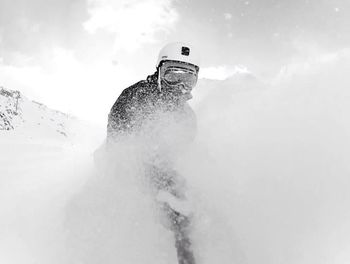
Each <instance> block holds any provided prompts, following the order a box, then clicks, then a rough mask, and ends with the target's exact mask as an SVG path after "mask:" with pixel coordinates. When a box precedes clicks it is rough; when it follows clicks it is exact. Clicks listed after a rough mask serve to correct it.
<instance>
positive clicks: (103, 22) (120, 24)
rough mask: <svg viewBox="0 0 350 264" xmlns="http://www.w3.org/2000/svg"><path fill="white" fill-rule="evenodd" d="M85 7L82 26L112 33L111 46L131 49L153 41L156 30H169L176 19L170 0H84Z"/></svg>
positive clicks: (94, 30) (94, 31)
mask: <svg viewBox="0 0 350 264" xmlns="http://www.w3.org/2000/svg"><path fill="white" fill-rule="evenodd" d="M88 11H89V14H90V18H89V20H88V21H86V22H85V23H84V24H83V26H84V28H85V30H86V31H87V32H89V33H91V34H94V33H97V32H98V30H104V31H107V32H109V33H112V34H113V35H115V42H114V43H115V50H128V51H134V50H136V49H137V48H138V47H140V46H141V45H142V44H143V43H153V42H155V41H156V38H157V37H156V35H157V34H158V33H164V32H165V33H167V32H169V31H170V30H171V29H172V28H173V27H174V25H175V23H176V21H177V19H178V13H177V11H176V10H175V9H174V7H173V1H172V0H142V1H135V0H133V1H127V0H120V1H112V0H88Z"/></svg>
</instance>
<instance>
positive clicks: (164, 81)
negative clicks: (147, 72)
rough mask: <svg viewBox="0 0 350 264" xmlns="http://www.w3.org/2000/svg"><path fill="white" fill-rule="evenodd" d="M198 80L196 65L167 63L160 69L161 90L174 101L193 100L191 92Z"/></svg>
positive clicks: (175, 62)
mask: <svg viewBox="0 0 350 264" xmlns="http://www.w3.org/2000/svg"><path fill="white" fill-rule="evenodd" d="M197 79H198V75H197V70H196V67H195V66H194V65H191V64H187V63H183V62H177V61H166V62H164V63H163V64H162V66H161V68H160V83H161V90H162V92H163V93H165V94H166V96H167V97H168V98H170V99H172V100H174V101H179V100H180V101H187V100H189V99H191V98H192V95H191V91H192V89H193V87H194V86H195V85H196V83H197Z"/></svg>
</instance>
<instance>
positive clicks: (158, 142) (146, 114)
mask: <svg viewBox="0 0 350 264" xmlns="http://www.w3.org/2000/svg"><path fill="white" fill-rule="evenodd" d="M198 72H199V55H198V52H197V50H196V49H195V48H193V47H192V46H191V45H188V44H185V43H181V42H174V43H170V44H168V45H166V46H165V47H164V48H163V49H161V51H160V52H159V56H158V60H157V64H156V71H155V73H153V74H152V75H149V76H148V77H147V78H146V80H142V81H139V82H137V83H136V84H134V85H132V86H130V87H128V88H126V89H125V90H124V91H123V92H122V93H121V94H120V96H119V97H118V99H117V100H116V102H115V103H114V105H113V106H112V108H111V110H110V113H109V115H108V125H107V145H108V144H109V145H113V144H114V142H118V140H121V139H125V138H130V137H132V138H138V139H141V140H140V141H138V142H142V143H140V144H143V145H145V146H146V147H145V148H143V150H145V151H146V152H145V153H146V154H145V156H146V159H145V161H144V164H145V175H146V176H147V177H148V178H149V179H150V182H151V185H152V186H153V189H154V190H155V192H156V194H158V196H157V198H158V201H159V202H160V203H161V204H162V205H161V206H162V209H163V211H165V212H166V215H167V218H168V219H169V225H168V226H169V228H170V229H171V230H172V231H173V232H174V235H175V246H176V248H177V254H178V260H179V263H180V264H193V263H195V260H194V255H193V252H192V249H191V240H190V238H189V233H190V232H189V229H190V225H191V217H190V216H189V215H186V213H184V212H183V210H181V208H176V206H175V205H174V204H176V202H171V201H174V199H172V197H173V198H174V197H175V198H176V199H178V200H184V199H185V194H184V189H185V188H184V185H185V184H184V182H185V181H184V179H183V178H182V177H181V176H180V175H179V173H177V171H176V170H175V169H174V160H175V159H176V157H177V156H178V155H181V153H183V151H184V149H185V148H186V147H187V146H188V145H189V144H190V143H191V142H192V141H193V140H194V137H195V134H196V117H195V114H194V111H193V110H192V109H191V107H190V106H189V104H188V100H190V99H191V98H192V94H191V92H192V89H193V88H194V87H195V85H196V83H197V80H198ZM166 194H168V195H166ZM180 207H181V206H180Z"/></svg>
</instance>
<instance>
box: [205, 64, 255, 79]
mask: <svg viewBox="0 0 350 264" xmlns="http://www.w3.org/2000/svg"><path fill="white" fill-rule="evenodd" d="M237 73H250V71H249V70H248V69H247V68H246V67H245V66H242V65H237V66H233V67H232V66H226V65H221V66H214V67H207V68H201V70H200V73H199V76H200V78H205V79H213V80H225V79H227V78H229V77H231V76H232V75H235V74H237Z"/></svg>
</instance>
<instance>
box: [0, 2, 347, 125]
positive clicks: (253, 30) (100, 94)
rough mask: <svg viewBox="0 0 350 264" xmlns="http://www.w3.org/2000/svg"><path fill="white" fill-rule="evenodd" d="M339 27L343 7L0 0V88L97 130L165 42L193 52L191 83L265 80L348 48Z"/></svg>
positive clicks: (342, 25) (333, 4)
mask: <svg viewBox="0 0 350 264" xmlns="http://www.w3.org/2000/svg"><path fill="white" fill-rule="evenodd" d="M349 28H350V2H349V1H347V0H293V1H276V0H255V1H249V0H246V1H241V0H222V1H216V3H215V4H213V2H212V1H209V0H192V1H191V0H138V1H135V0H128V1H127V0H31V1H26V0H1V1H0V85H2V86H5V87H7V88H9V89H14V90H15V89H17V90H20V91H22V92H23V94H24V95H26V96H27V97H29V98H30V99H33V100H36V101H40V102H42V103H45V104H47V105H48V106H49V107H52V108H55V109H58V110H61V111H64V112H68V113H70V114H72V115H75V116H77V117H80V118H82V119H86V120H90V121H92V122H96V123H100V124H104V123H105V122H106V115H107V113H108V111H109V109H110V107H111V105H112V104H113V103H114V101H115V100H116V99H117V97H118V95H119V94H120V92H121V91H122V89H124V88H126V87H128V86H129V85H131V84H133V83H135V82H137V81H139V80H141V79H144V78H145V77H146V76H147V75H149V74H152V73H153V72H154V70H155V63H156V59H157V56H158V52H159V50H160V49H161V48H162V47H163V46H164V45H165V44H166V43H168V42H172V41H183V42H187V43H190V44H192V45H194V46H195V47H196V48H197V49H198V50H199V52H200V53H201V61H202V64H201V71H200V78H210V79H225V78H226V77H229V76H230V75H233V74H234V73H236V72H237V69H243V71H249V72H251V73H253V74H254V75H255V76H257V77H258V78H261V79H262V80H271V79H273V78H274V77H275V76H276V75H278V74H279V72H280V71H281V69H284V68H285V66H286V65H289V64H295V63H296V62H298V61H303V60H308V59H310V58H314V57H320V56H324V55H325V54H331V53H336V52H339V51H341V50H343V49H347V48H349V47H350V34H349V33H348V30H349ZM196 89H200V87H196Z"/></svg>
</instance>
